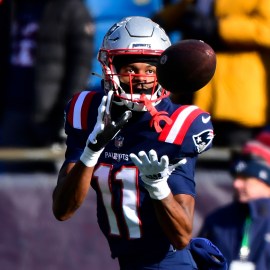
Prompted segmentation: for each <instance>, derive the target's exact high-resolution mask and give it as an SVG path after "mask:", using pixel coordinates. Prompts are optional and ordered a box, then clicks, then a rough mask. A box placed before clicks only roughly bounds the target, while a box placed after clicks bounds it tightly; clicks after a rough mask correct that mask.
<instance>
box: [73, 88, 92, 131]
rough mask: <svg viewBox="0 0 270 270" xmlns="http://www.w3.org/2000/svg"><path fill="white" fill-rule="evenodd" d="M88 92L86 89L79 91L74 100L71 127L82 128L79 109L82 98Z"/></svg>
mask: <svg viewBox="0 0 270 270" xmlns="http://www.w3.org/2000/svg"><path fill="white" fill-rule="evenodd" d="M88 93H89V92H87V91H83V92H81V93H80V95H79V96H78V99H77V100H76V103H75V105H74V112H73V127H74V128H78V129H82V121H81V110H82V105H83V102H84V99H85V97H86V95H87V94H88Z"/></svg>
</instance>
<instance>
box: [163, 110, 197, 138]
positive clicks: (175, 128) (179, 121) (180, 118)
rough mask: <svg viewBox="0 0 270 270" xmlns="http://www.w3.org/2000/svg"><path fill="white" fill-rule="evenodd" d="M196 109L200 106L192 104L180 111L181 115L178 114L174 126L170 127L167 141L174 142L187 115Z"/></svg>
mask: <svg viewBox="0 0 270 270" xmlns="http://www.w3.org/2000/svg"><path fill="white" fill-rule="evenodd" d="M196 109H198V107H197V106H195V105H192V106H188V107H187V108H185V109H184V110H183V111H182V112H180V113H179V115H178V116H177V118H176V119H175V121H174V123H173V126H172V127H171V129H170V132H169V134H168V135H167V138H166V140H165V142H168V143H173V142H174V140H175V139H176V137H177V135H178V134H179V133H180V130H181V128H182V126H183V124H184V123H185V121H186V119H187V117H188V116H189V115H190V114H191V113H192V112H193V111H194V110H196Z"/></svg>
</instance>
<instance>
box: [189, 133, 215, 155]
mask: <svg viewBox="0 0 270 270" xmlns="http://www.w3.org/2000/svg"><path fill="white" fill-rule="evenodd" d="M213 138H214V133H213V130H212V129H207V130H204V131H202V132H201V133H199V134H197V135H193V136H192V139H193V142H194V144H195V146H196V150H197V152H198V153H202V152H203V151H204V150H205V149H206V148H207V146H208V145H209V144H211V142H212V140H213Z"/></svg>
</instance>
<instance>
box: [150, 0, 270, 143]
mask: <svg viewBox="0 0 270 270" xmlns="http://www.w3.org/2000/svg"><path fill="white" fill-rule="evenodd" d="M188 2H192V3H188ZM181 3H182V7H183V6H184V5H183V3H185V6H184V8H182V9H181V11H179V12H178V15H175V10H176V9H173V8H172V6H167V7H166V8H165V9H163V10H161V11H160V12H159V13H158V14H156V15H155V17H154V20H155V21H157V22H158V23H160V24H161V26H163V27H164V29H165V30H167V31H168V28H169V30H175V29H178V30H179V31H181V34H182V38H184V39H190V38H191V39H192V38H194V39H201V40H204V41H205V42H207V43H208V44H209V45H211V46H212V47H213V48H214V50H215V51H216V54H217V69H216V73H215V75H214V77H213V79H212V80H211V82H210V83H209V84H208V85H207V86H205V88H204V90H203V91H198V92H196V93H195V95H194V97H190V99H191V100H192V103H194V104H196V105H198V106H199V107H200V108H203V109H204V110H206V111H209V112H210V113H211V115H212V121H213V124H214V127H215V133H216V137H215V145H216V146H236V147H239V146H242V145H243V144H244V143H245V142H246V141H247V140H248V139H250V138H252V137H253V136H254V135H255V134H256V133H257V132H258V131H259V130H260V129H261V128H262V127H264V126H265V125H266V124H268V123H269V119H268V115H269V89H270V86H269V83H270V82H269V78H270V66H269V65H270V1H267V0H260V1H245V0H197V1H188V0H182V1H180V2H178V3H177V4H175V5H174V6H175V7H177V6H180V4H181ZM172 11H174V12H172ZM173 23H174V24H173ZM189 101H190V100H189Z"/></svg>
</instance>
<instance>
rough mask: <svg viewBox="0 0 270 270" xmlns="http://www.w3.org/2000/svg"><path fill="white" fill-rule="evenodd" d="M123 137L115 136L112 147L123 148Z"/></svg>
mask: <svg viewBox="0 0 270 270" xmlns="http://www.w3.org/2000/svg"><path fill="white" fill-rule="evenodd" d="M124 139H125V138H124V137H123V136H116V137H115V138H114V146H115V147H117V148H120V147H122V146H123V143H124Z"/></svg>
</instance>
